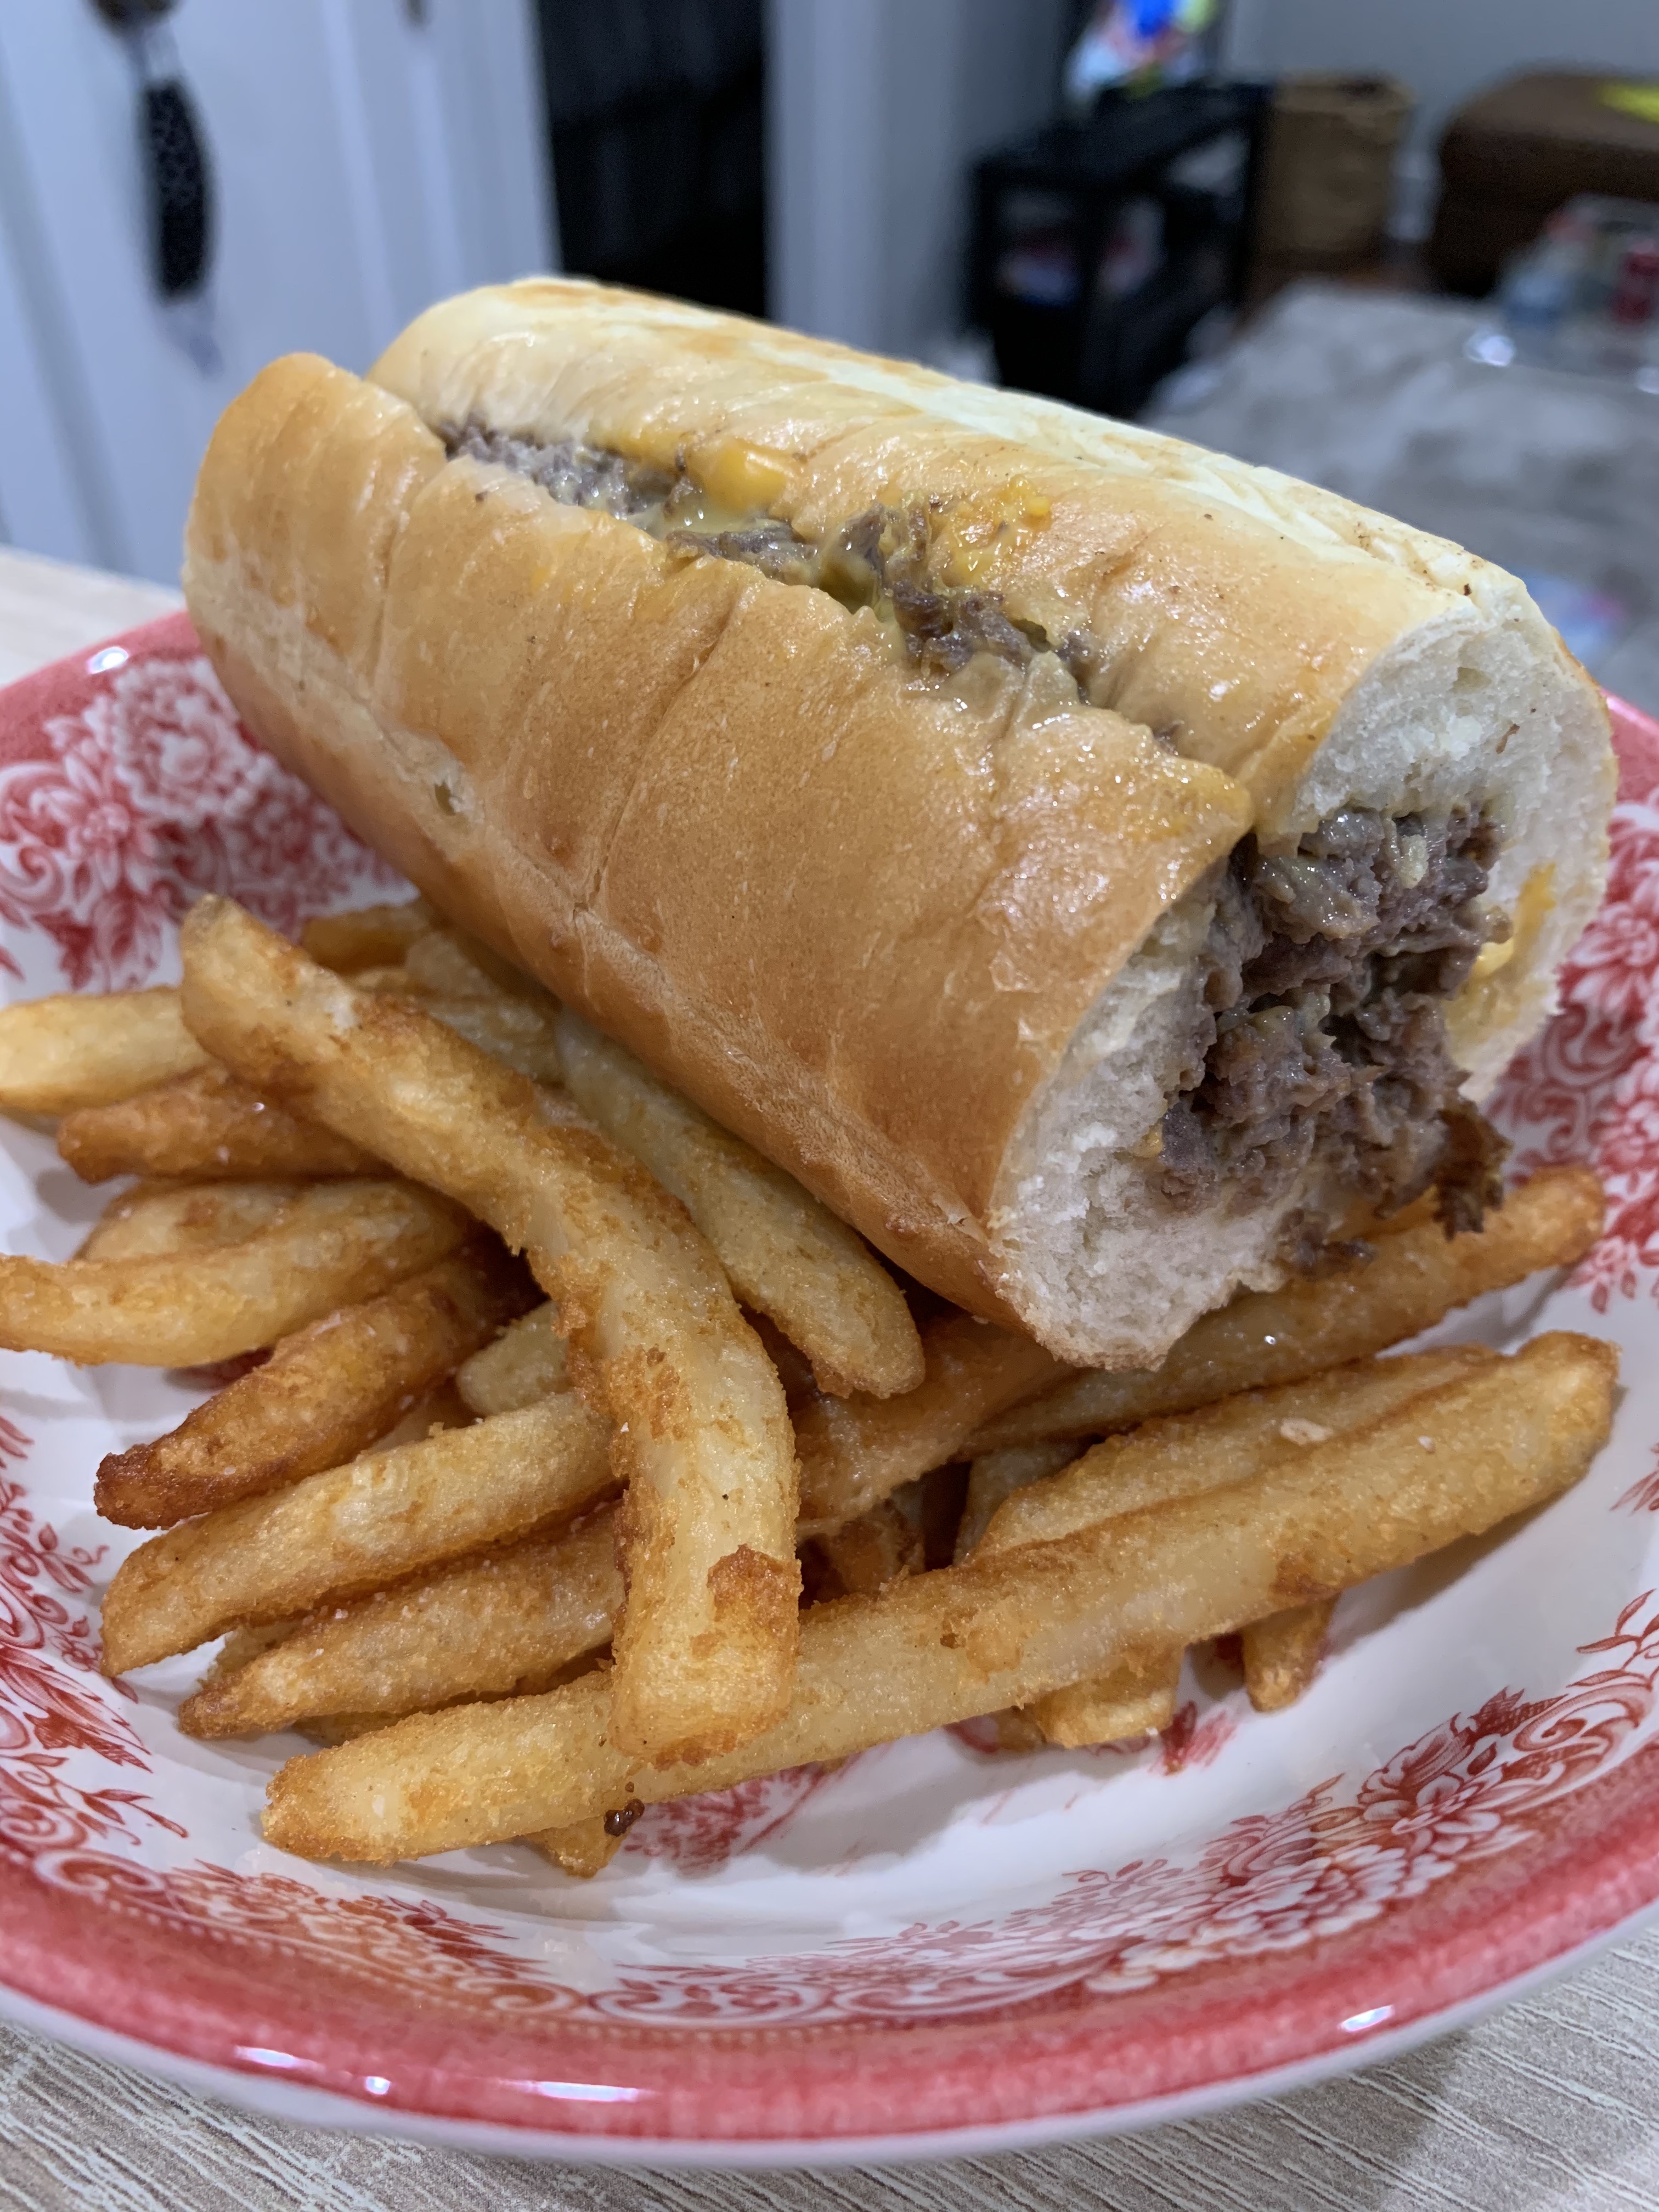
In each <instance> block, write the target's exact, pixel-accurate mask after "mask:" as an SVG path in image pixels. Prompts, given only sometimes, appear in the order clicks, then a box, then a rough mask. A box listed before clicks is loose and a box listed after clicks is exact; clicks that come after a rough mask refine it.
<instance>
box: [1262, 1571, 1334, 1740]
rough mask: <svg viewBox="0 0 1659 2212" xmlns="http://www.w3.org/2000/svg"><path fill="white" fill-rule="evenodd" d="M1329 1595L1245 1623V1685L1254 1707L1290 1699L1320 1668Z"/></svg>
mask: <svg viewBox="0 0 1659 2212" xmlns="http://www.w3.org/2000/svg"><path fill="white" fill-rule="evenodd" d="M1335 1610H1336V1600H1335V1599H1334V1597H1323V1598H1316V1599H1315V1600H1314V1601H1313V1602H1312V1604H1310V1605H1293V1606H1291V1607H1288V1608H1287V1609H1286V1610H1285V1612H1283V1613H1269V1614H1268V1616H1267V1619H1266V1620H1252V1621H1250V1622H1249V1623H1247V1625H1246V1626H1245V1629H1244V1636H1243V1644H1244V1686H1245V1688H1246V1689H1247V1690H1248V1691H1249V1693H1250V1703H1251V1704H1252V1705H1254V1706H1255V1709H1256V1711H1257V1712H1259V1713H1276V1712H1278V1711H1279V1709H1280V1707H1281V1706H1284V1705H1294V1704H1295V1703H1296V1701H1297V1699H1298V1698H1299V1697H1300V1696H1301V1695H1302V1693H1303V1692H1304V1690H1305V1689H1307V1688H1308V1687H1309V1686H1310V1684H1311V1683H1312V1681H1313V1678H1314V1676H1315V1675H1316V1674H1317V1673H1318V1672H1319V1662H1320V1661H1321V1659H1322V1657H1323V1656H1324V1652H1325V1636H1326V1632H1327V1631H1328V1629H1329V1627H1330V1625H1331V1615H1332V1613H1334V1612H1335Z"/></svg>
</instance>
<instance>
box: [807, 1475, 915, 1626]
mask: <svg viewBox="0 0 1659 2212" xmlns="http://www.w3.org/2000/svg"><path fill="white" fill-rule="evenodd" d="M812 1549H813V1551H814V1553H816V1555H817V1563H818V1566H819V1571H820V1577H821V1578H820V1580H819V1581H818V1583H817V1586H816V1589H815V1593H814V1595H815V1596H816V1597H817V1599H818V1600H819V1601H822V1600H823V1599H825V1598H830V1597H848V1596H854V1595H856V1596H860V1597H867V1596H870V1595H873V1594H874V1592H875V1591H877V1590H878V1589H886V1587H887V1585H888V1583H890V1582H896V1581H897V1579H898V1577H900V1576H901V1575H919V1574H921V1571H922V1570H923V1569H924V1568H925V1567H926V1565H927V1545H926V1542H925V1541H924V1539H923V1535H922V1528H921V1485H920V1483H910V1484H908V1485H907V1486H906V1487H905V1488H904V1489H903V1490H899V1491H895V1492H894V1493H893V1495H892V1497H890V1498H883V1499H882V1501H881V1503H880V1504H879V1505H872V1507H871V1508H870V1510H869V1511H868V1512H867V1513H861V1514H860V1516H859V1517H858V1519H857V1520H856V1521H849V1522H848V1523H847V1524H846V1526H845V1527H844V1528H835V1529H831V1530H829V1531H828V1532H826V1534H823V1535H822V1536H818V1537H815V1538H814V1539H813V1540H812Z"/></svg>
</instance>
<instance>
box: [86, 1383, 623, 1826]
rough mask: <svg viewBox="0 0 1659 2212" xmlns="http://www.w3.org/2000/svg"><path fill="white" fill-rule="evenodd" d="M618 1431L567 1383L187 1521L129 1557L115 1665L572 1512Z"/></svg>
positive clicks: (111, 1601) (107, 1647)
mask: <svg viewBox="0 0 1659 2212" xmlns="http://www.w3.org/2000/svg"><path fill="white" fill-rule="evenodd" d="M610 1442H611V1440H610V1437H609V1435H608V1433H607V1431H606V1426H605V1422H604V1420H603V1419H601V1418H600V1416H599V1414H597V1413H590V1412H589V1410H588V1409H587V1407H586V1406H584V1405H583V1404H582V1403H581V1401H580V1399H578V1398H577V1397H575V1396H574V1395H573V1394H570V1393H567V1394H566V1395H563V1396H562V1397H558V1398H550V1399H548V1400H547V1401H546V1402H545V1403H544V1405H540V1406H528V1407H526V1408H525V1410H524V1411H523V1412H522V1413H499V1414H497V1415H496V1416H495V1418H494V1419H491V1420H488V1421H480V1422H478V1423H477V1424H476V1425H474V1426H473V1427H471V1428H465V1429H446V1430H441V1431H439V1432H438V1434H437V1435H435V1436H433V1437H428V1438H426V1439H425V1441H424V1442H422V1443H408V1444H400V1445H398V1446H395V1447H394V1448H393V1449H392V1450H390V1451H384V1452H374V1453H371V1454H369V1455H368V1456H367V1457H365V1458H362V1459H356V1460H353V1461H351V1462H349V1464H348V1465H346V1466H344V1467H338V1468H331V1469H330V1470H329V1471H328V1472H327V1473H326V1474H313V1475H307V1477H306V1478H305V1479H304V1480H302V1481H300V1482H296V1483H294V1484H293V1485H291V1486H289V1488H288V1489H287V1490H279V1491H276V1492H274V1493H273V1494H272V1495H271V1496H270V1497H268V1498H245V1499H244V1500H243V1502H242V1503H241V1504H240V1505H223V1506H221V1507H220V1508H219V1509H218V1510H217V1511H216V1512H213V1513H209V1514H204V1516H202V1518H201V1519H200V1520H198V1521H186V1522H183V1523H181V1524H180V1526H179V1527H178V1528H169V1529H168V1530H167V1534H165V1535H161V1536H152V1537H151V1539H150V1540H149V1543H147V1544H141V1545H140V1546H139V1547H138V1549H137V1551H136V1552H134V1553H131V1556H130V1557H129V1558H128V1559H125V1560H124V1561H123V1562H122V1564H121V1565H120V1566H119V1567H118V1569H117V1571H116V1574H115V1578H114V1580H113V1581H112V1583H111V1584H110V1586H109V1589H108V1590H107V1592H106V1595H105V1598H104V1612H103V1632H104V1671H105V1672H106V1674H125V1673H127V1671H128V1670H129V1669H130V1668H134V1667H147V1666H149V1663H150V1662H151V1661H152V1660H155V1659H165V1658H167V1656H169V1655H170V1654H171V1653H173V1652H175V1651H189V1650H193V1649H194V1647H195V1646H196V1645H197V1644H204V1643H205V1642H206V1641H207V1639H208V1638H209V1637H210V1636H217V1635H219V1634H221V1633H222V1631H224V1630H225V1629H227V1628H241V1627H248V1626H258V1624H259V1623H260V1622H261V1621H267V1620H285V1619H287V1618H289V1616H290V1615H292V1614H295V1613H306V1612H307V1611H309V1609H310V1608H311V1607H313V1606H315V1605H320V1604H321V1603H322V1602H323V1601H324V1600H325V1599H331V1600H334V1601H344V1600H345V1599H347V1598H350V1597H355V1596H357V1595H361V1594H362V1593H363V1592H366V1591H369V1590H374V1589H380V1588H381V1587H382V1586H383V1585H384V1584H386V1583H389V1582H392V1581H395V1580H396V1579H397V1578H398V1577H400V1576H404V1575H410V1574H416V1573H418V1572H419V1571H421V1570H422V1568H425V1567H430V1566H435V1565H438V1564H439V1563H440V1562H441V1561H442V1560H445V1559H461V1558H465V1555H466V1554H467V1553H469V1552H475V1551H477V1549H478V1548H479V1547H481V1546H482V1545H485V1544H498V1543H501V1542H504V1541H507V1539H508V1538H511V1537H514V1536H521V1535H524V1534H527V1533H528V1532H529V1531H530V1530H531V1529H532V1528H537V1527H539V1526H540V1525H541V1524H543V1523H544V1522H550V1521H553V1520H555V1519H557V1518H559V1517H561V1516H565V1517H568V1516H569V1515H571V1514H573V1513H576V1512H579V1511H580V1510H581V1509H582V1507H584V1506H585V1505H588V1504H592V1502H593V1500H594V1499H595V1498H598V1497H599V1496H601V1495H602V1494H603V1493H604V1492H605V1491H606V1490H607V1489H609V1488H610V1487H611V1464H610ZM277 1649H278V1650H281V1649H283V1646H281V1645H279V1646H278V1647H277ZM543 1825H544V1826H545V1825H547V1824H546V1823H544V1824H543Z"/></svg>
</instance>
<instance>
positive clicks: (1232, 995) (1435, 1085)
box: [1155, 807, 1504, 1242]
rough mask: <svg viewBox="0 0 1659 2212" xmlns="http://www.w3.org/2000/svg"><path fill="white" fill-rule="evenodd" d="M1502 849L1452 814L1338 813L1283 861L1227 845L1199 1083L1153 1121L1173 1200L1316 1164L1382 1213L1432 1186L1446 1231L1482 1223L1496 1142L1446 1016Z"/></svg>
mask: <svg viewBox="0 0 1659 2212" xmlns="http://www.w3.org/2000/svg"><path fill="white" fill-rule="evenodd" d="M1497 853H1498V832H1497V830H1496V829H1495V828H1494V826H1493V825H1492V823H1489V822H1486V821H1483V820H1480V819H1479V818H1477V817H1474V816H1472V815H1470V814H1468V813H1467V812H1465V811H1462V810H1459V811H1456V812H1454V813H1453V814H1451V815H1449V817H1445V818H1443V819H1440V820H1433V819H1428V818H1425V817H1419V816H1416V815H1408V816H1406V817H1404V818H1403V819H1401V820H1398V821H1395V820H1393V819H1391V818H1390V817H1389V816H1387V815H1384V814H1379V813H1374V812H1371V811H1368V810H1365V809H1362V808H1358V807H1352V808H1348V809H1346V810H1345V811H1343V812H1342V813H1340V814H1337V815H1334V816H1333V817H1332V818H1331V819H1330V820H1329V821H1328V822H1325V823H1321V825H1320V827H1319V828H1318V829H1316V830H1313V831H1312V832H1310V835H1309V836H1305V837H1304V838H1303V840H1302V842H1301V843H1300V844H1299V845H1298V847H1297V850H1296V851H1295V852H1294V853H1293V854H1288V855H1280V856H1273V857H1270V856H1268V855H1267V854H1263V853H1262V852H1261V850H1260V849H1259V848H1258V846H1257V844H1256V842H1255V838H1254V837H1247V838H1245V839H1244V840H1243V842H1241V843H1240V844H1239V845H1238V846H1237V848H1236V849H1235V850H1234V852H1233V854H1232V857H1231V860H1230V861H1229V863H1228V866H1227V872H1226V875H1225V878H1224V879H1223V884H1222V890H1221V896H1220V900H1219V902H1218V906H1217V908H1216V914H1215V920H1214V921H1213V922H1212V925H1211V928H1210V933H1209V939H1208V942H1207V944H1206V948H1205V957H1206V961H1207V963H1208V976H1207V981H1206V994H1205V995H1206V1004H1207V1006H1208V1008H1209V1010H1210V1012H1209V1013H1208V1015H1207V1017H1206V1023H1205V1036H1204V1038H1203V1039H1202V1040H1200V1042H1201V1043H1202V1044H1204V1045H1205V1047H1206V1049H1205V1051H1204V1064H1203V1072H1202V1074H1201V1075H1200V1078H1199V1079H1198V1081H1197V1082H1196V1083H1195V1084H1194V1085H1193V1087H1192V1088H1191V1089H1189V1090H1187V1091H1182V1093H1181V1095H1180V1096H1179V1097H1177V1098H1176V1100H1175V1101H1174V1103H1172V1104H1171V1106H1170V1109H1169V1110H1168V1112H1167V1113H1166V1114H1165V1115H1164V1120H1163V1123H1162V1125H1161V1130H1160V1136H1161V1140H1162V1149H1161V1152H1160V1153H1159V1157H1158V1166H1157V1169H1156V1170H1155V1175H1156V1180H1157V1183H1158V1188H1160V1189H1161V1190H1162V1192H1163V1194H1164V1196H1165V1197H1166V1198H1167V1199H1168V1200H1170V1202H1171V1204H1173V1205H1174V1206H1177V1207H1179V1208H1181V1209H1182V1210H1183V1211H1186V1210H1189V1209H1192V1208H1194V1207H1197V1206H1202V1205H1205V1204H1207V1203H1208V1202H1209V1201H1210V1200H1212V1199H1213V1198H1214V1197H1215V1195H1216V1194H1217V1193H1218V1189H1219V1188H1220V1187H1221V1186H1222V1185H1223V1184H1224V1183H1225V1184H1226V1185H1227V1186H1229V1188H1231V1189H1233V1190H1236V1191H1237V1193H1238V1194H1240V1195H1241V1196H1243V1197H1245V1198H1247V1199H1261V1198H1265V1197H1270V1196H1272V1195H1273V1194H1274V1193H1276V1192H1278V1191H1281V1190H1283V1189H1285V1188H1288V1187H1289V1185H1290V1184H1291V1183H1292V1182H1295V1181H1296V1180H1297V1178H1298V1177H1299V1176H1301V1175H1302V1174H1303V1173H1304V1170H1306V1169H1307V1168H1308V1166H1309V1165H1310V1163H1311V1162H1314V1161H1315V1160H1316V1159H1317V1161H1318V1162H1319V1163H1320V1164H1323V1165H1326V1166H1328V1168H1329V1169H1330V1170H1332V1171H1333V1174H1334V1179H1335V1180H1337V1181H1338V1182H1340V1185H1341V1187H1342V1188H1344V1189H1347V1190H1352V1191H1355V1192H1357V1193H1358V1194H1359V1195H1360V1196H1362V1197H1364V1198H1365V1199H1367V1200H1370V1203H1371V1204H1372V1205H1373V1206H1376V1209H1377V1210H1378V1212H1382V1213H1388V1212H1393V1211H1395V1209H1397V1208H1398V1207H1400V1206H1405V1205H1407V1204H1409V1202H1410V1201H1411V1200H1413V1198H1415V1197H1417V1196H1418V1195H1419V1193H1420V1192H1422V1191H1424V1190H1426V1189H1427V1188H1429V1186H1430V1185H1431V1183H1432V1184H1434V1185H1435V1186H1436V1187H1437V1192H1438V1198H1439V1206H1438V1211H1439V1214H1440V1218H1441V1219H1442V1221H1443V1223H1444V1224H1445V1225H1446V1227H1447V1229H1448V1231H1455V1230H1458V1229H1463V1228H1472V1227H1478V1226H1479V1225H1480V1218H1481V1215H1482V1212H1483V1210H1484V1208H1485V1207H1486V1206H1488V1205H1491V1204H1494V1203H1496V1202H1497V1199H1498V1183H1497V1171H1498V1164H1499V1162H1500V1161H1501V1159H1502V1157H1503V1151H1504V1146H1503V1143H1502V1139H1499V1138H1498V1136H1497V1135H1496V1134H1495V1133H1493V1132H1492V1130H1491V1129H1490V1128H1489V1127H1487V1125H1486V1122H1485V1121H1483V1120H1482V1119H1481V1117H1480V1115H1479V1114H1478V1113H1476V1111H1475V1110H1474V1108H1473V1107H1472V1106H1470V1105H1469V1104H1468V1102H1467V1101H1465V1100H1463V1099H1461V1098H1460V1097H1458V1095H1457V1091H1458V1085H1459V1084H1460V1082H1461V1081H1462V1072H1461V1071H1460V1070H1459V1069H1458V1068H1457V1067H1456V1066H1454V1065H1453V1062H1452V1059H1451V1055H1450V1053H1449V1048H1448V1046H1447V1042H1446V1027H1445V1014H1444V1009H1445V1003H1446V1001H1447V1000H1448V999H1449V998H1450V997H1451V996H1452V995H1453V994H1455V992H1456V991H1457V990H1459V989H1460V988H1461V987H1462V984H1463V982H1464V981H1465V980H1466V979H1467V977H1468V973H1469V970H1470V968H1471V967H1472V966H1473V964H1474V957H1475V955H1476V954H1477V953H1478V952H1479V951H1480V948H1481V946H1482V945H1484V944H1486V941H1487V939H1488V938H1489V936H1490V934H1491V928H1490V925H1489V921H1488V919H1487V917H1486V915H1483V914H1482V912H1481V911H1480V907H1479V905H1478V902H1479V900H1480V896H1481V894H1482V893H1483V892H1484V891H1485V890H1486V882H1487V878H1488V875H1489V873H1490V872H1491V869H1492V863H1493V861H1494V860H1495V859H1496V857H1497ZM1299 1226H1300V1233H1302V1234H1303V1236H1304V1242H1305V1241H1306V1225H1305V1224H1303V1225H1299Z"/></svg>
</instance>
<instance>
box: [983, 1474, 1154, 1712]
mask: <svg viewBox="0 0 1659 2212" xmlns="http://www.w3.org/2000/svg"><path fill="white" fill-rule="evenodd" d="M1077 1456H1078V1446H1077V1444H1076V1443H1074V1442H1073V1441H1072V1440H1070V1439H1056V1440H1055V1441H1054V1442H1053V1443H1039V1444H1013V1445H1011V1446H1010V1447H1009V1448H1008V1449H1007V1450H1006V1451H997V1452H987V1453H986V1454H985V1455H984V1456H983V1457H982V1458H980V1459H976V1460H975V1462H974V1463H973V1465H972V1466H971V1467H970V1468H969V1470H968V1495H967V1498H966V1500H965V1502H964V1504H963V1515H962V1520H961V1522H960V1523H959V1525H958V1527H957V1542H956V1564H957V1565H958V1566H960V1565H961V1564H962V1562H963V1560H964V1559H969V1558H971V1556H972V1555H973V1553H975V1551H977V1549H978V1548H979V1546H980V1542H981V1539H982V1538H983V1536H984V1534H985V1532H986V1530H987V1528H989V1526H990V1524H991V1520H992V1516H994V1514H995V1512H996V1510H997V1508H998V1507H999V1506H1000V1504H1002V1501H1003V1500H1004V1498H1011V1497H1012V1495H1013V1493H1014V1492H1015V1491H1017V1490H1024V1489H1025V1488H1026V1487H1027V1486H1029V1485H1030V1484H1031V1483H1033V1482H1041V1481H1042V1480H1044V1479H1045V1477H1047V1476H1048V1475H1051V1474H1059V1473H1060V1469H1061V1468H1066V1467H1068V1466H1070V1464H1071V1463H1072V1462H1073V1460H1074V1459H1075V1458H1076V1457H1077ZM1183 1656H1184V1655H1183V1654H1182V1652H1180V1651H1175V1652H1172V1653H1171V1654H1170V1656H1168V1658H1167V1659H1166V1660H1165V1661H1164V1662H1163V1663H1162V1664H1161V1665H1158V1666H1153V1667H1152V1668H1146V1669H1143V1668H1137V1667H1129V1668H1120V1669H1119V1670H1118V1671H1117V1672H1116V1673H1115V1674H1108V1675H1105V1676H1103V1677H1101V1678H1099V1679H1097V1680H1085V1681H1081V1682H1068V1683H1067V1684H1066V1687H1065V1688H1064V1689H1062V1690H1050V1691H1049V1692H1048V1696H1047V1697H1044V1698H1039V1699H1037V1700H1036V1703H1035V1705H1030V1706H1028V1707H1027V1708H1026V1711H1024V1713H1023V1714H1019V1715H1005V1716H1003V1719H1002V1723H1001V1724H1000V1734H1001V1736H1002V1740H1003V1745H1004V1747H1005V1748H1009V1749H1012V1748H1022V1747H1024V1745H1025V1742H1026V1739H1025V1738H1022V1737H1021V1735H1020V1733H1019V1732H1020V1729H1022V1728H1024V1729H1025V1730H1027V1731H1029V1741H1030V1743H1032V1744H1041V1743H1056V1744H1060V1745H1062V1746H1064V1747H1066V1748H1067V1749H1071V1748H1074V1747H1077V1746H1079V1745H1085V1744H1092V1743H1121V1742H1123V1741H1125V1740H1126V1739H1127V1738H1128V1737H1130V1736H1136V1735H1146V1734H1147V1733H1148V1732H1149V1731H1151V1730H1153V1729H1161V1728H1167V1727H1168V1726H1169V1724H1170V1721H1171V1720H1172V1719H1173V1718H1174V1717H1175V1708H1176V1692H1177V1690H1178V1688H1179V1686H1180V1681H1181V1662H1182V1657H1183Z"/></svg>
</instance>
